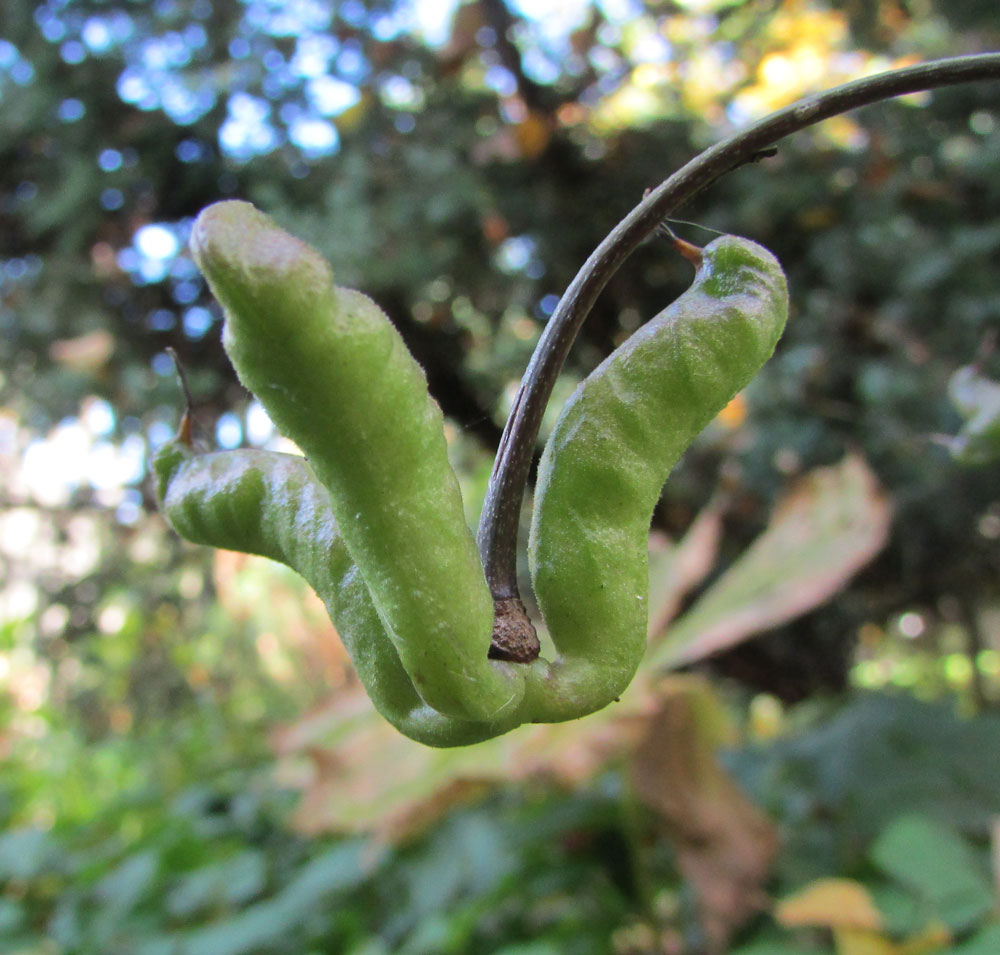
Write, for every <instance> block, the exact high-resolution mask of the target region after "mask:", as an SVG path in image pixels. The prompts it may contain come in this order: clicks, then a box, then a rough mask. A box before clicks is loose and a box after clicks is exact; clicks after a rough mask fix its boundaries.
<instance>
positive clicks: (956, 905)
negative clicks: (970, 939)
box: [871, 814, 993, 930]
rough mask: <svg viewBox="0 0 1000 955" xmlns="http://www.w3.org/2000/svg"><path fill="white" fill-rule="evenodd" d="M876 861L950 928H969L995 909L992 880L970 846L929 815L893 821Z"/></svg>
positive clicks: (877, 845)
mask: <svg viewBox="0 0 1000 955" xmlns="http://www.w3.org/2000/svg"><path fill="white" fill-rule="evenodd" d="M871 858H872V861H873V862H874V863H875V864H876V865H877V866H878V867H879V868H880V869H882V871H883V872H885V873H886V874H887V875H890V876H892V877H893V878H894V879H896V880H897V881H898V882H900V883H902V884H903V885H905V886H907V887H908V888H910V889H911V890H912V891H913V892H915V893H917V894H918V895H919V896H921V897H923V898H924V899H925V900H926V901H927V902H928V903H929V904H930V905H931V906H932V907H933V910H934V912H933V914H934V915H936V916H937V917H939V918H940V919H942V920H943V921H944V922H945V923H946V924H947V925H948V926H949V927H950V928H953V929H956V930H962V929H966V928H969V927H970V926H971V925H973V924H974V923H975V922H976V921H977V920H978V919H980V918H982V917H983V916H984V915H985V914H986V913H987V912H989V911H990V910H991V909H992V907H993V892H992V889H991V886H990V882H989V879H988V878H987V876H986V873H985V872H983V871H982V869H981V868H980V867H979V865H978V864H977V862H976V859H975V858H974V856H973V854H972V852H971V850H970V849H969V847H968V845H967V844H966V843H965V842H964V841H963V840H962V839H961V838H960V837H959V836H958V835H957V834H956V833H955V832H954V831H953V830H952V829H949V828H947V827H946V826H943V825H941V824H940V823H937V822H935V821H934V820H932V819H929V818H927V817H926V816H921V815H916V814H912V815H906V816H901V817H900V818H898V819H896V820H895V821H894V822H892V823H891V824H890V825H889V827H888V828H887V829H886V830H885V831H884V832H883V833H882V835H881V836H879V838H878V839H877V840H876V842H875V844H874V845H873V846H872V849H871Z"/></svg>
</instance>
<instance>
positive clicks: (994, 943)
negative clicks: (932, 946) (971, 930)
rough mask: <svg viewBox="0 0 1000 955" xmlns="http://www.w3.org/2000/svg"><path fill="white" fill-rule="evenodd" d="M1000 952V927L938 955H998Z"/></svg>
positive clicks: (937, 954) (995, 927) (993, 926)
mask: <svg viewBox="0 0 1000 955" xmlns="http://www.w3.org/2000/svg"><path fill="white" fill-rule="evenodd" d="M997 952H1000V925H991V926H989V927H988V928H985V929H983V930H982V931H980V932H977V933H976V934H975V935H974V936H973V937H972V938H971V939H969V941H967V942H966V943H965V944H964V945H958V946H956V947H955V948H949V949H945V950H943V951H941V952H938V953H936V955H997Z"/></svg>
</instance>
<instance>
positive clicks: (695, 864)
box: [632, 677, 778, 952]
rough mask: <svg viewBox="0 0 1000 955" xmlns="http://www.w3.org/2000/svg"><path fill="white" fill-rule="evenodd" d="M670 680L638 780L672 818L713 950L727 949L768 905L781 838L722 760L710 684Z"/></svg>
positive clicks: (642, 748) (640, 752)
mask: <svg viewBox="0 0 1000 955" xmlns="http://www.w3.org/2000/svg"><path fill="white" fill-rule="evenodd" d="M668 685H669V687H670V690H669V691H668V692H667V695H666V696H665V697H664V698H663V699H662V701H661V703H660V707H659V709H658V712H657V713H656V714H655V716H653V717H652V718H651V719H650V720H649V722H648V724H647V727H646V733H645V736H644V738H643V740H642V741H641V742H640V744H639V746H638V748H637V749H636V751H635V754H634V756H633V760H632V779H633V782H634V785H635V788H636V792H637V793H638V795H639V797H640V798H641V799H642V800H643V802H645V803H646V804H647V805H648V806H650V807H651V808H652V809H654V810H655V811H656V812H657V813H658V815H659V816H660V818H661V819H662V820H663V821H664V822H665V823H666V826H667V829H668V832H669V835H670V839H671V841H672V842H673V843H674V845H675V847H676V850H677V864H678V868H679V869H680V871H681V873H682V874H683V875H684V877H685V879H686V880H687V881H688V883H689V884H690V885H691V886H692V887H693V888H694V889H695V892H696V893H697V896H698V909H699V918H700V921H701V925H702V930H703V931H704V933H705V937H706V939H707V941H708V945H709V948H710V951H712V952H723V951H725V950H726V946H727V944H728V942H729V939H730V938H731V936H732V934H733V932H735V931H736V929H738V928H739V927H740V926H741V925H742V924H744V923H745V922H746V921H747V920H748V919H749V918H751V917H752V916H753V915H755V914H756V913H758V912H760V911H762V910H763V909H764V908H765V907H766V906H767V896H766V893H765V891H764V885H765V883H766V882H767V879H768V876H769V874H770V871H771V865H772V863H773V861H774V857H775V855H776V854H777V850H778V837H777V833H776V831H775V828H774V825H773V823H772V822H771V821H770V820H769V819H768V818H767V816H766V815H765V814H764V813H763V812H762V811H761V810H760V809H758V808H757V807H756V806H755V805H754V804H753V803H752V802H750V800H749V799H748V798H747V796H746V795H745V794H744V793H743V791H742V790H741V789H740V788H739V787H738V786H737V785H736V783H735V782H733V780H732V779H731V777H730V776H729V775H728V774H727V773H726V772H725V771H724V770H723V769H722V767H721V766H720V765H719V762H718V760H717V758H716V755H715V751H716V748H717V746H718V744H719V741H720V733H719V728H718V724H719V723H720V721H721V717H720V712H719V706H718V704H717V703H716V702H715V696H714V694H713V693H712V691H711V689H710V687H709V686H708V684H707V683H705V682H703V681H701V680H698V679H697V678H693V677H692V678H679V677H677V678H674V679H673V680H672V681H671V683H670V684H668Z"/></svg>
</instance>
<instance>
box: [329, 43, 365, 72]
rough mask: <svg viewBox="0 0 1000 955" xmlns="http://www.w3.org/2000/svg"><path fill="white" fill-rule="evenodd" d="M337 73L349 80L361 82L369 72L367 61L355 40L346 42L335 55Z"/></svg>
mask: <svg viewBox="0 0 1000 955" xmlns="http://www.w3.org/2000/svg"><path fill="white" fill-rule="evenodd" d="M337 72H338V73H339V74H340V75H341V76H342V77H344V78H345V79H349V80H356V81H360V80H363V79H364V78H365V77H366V76H367V75H368V72H369V67H368V61H367V60H366V59H365V57H364V54H363V53H362V52H361V44H360V43H358V41H357V40H348V41H347V42H345V43H344V45H343V47H342V48H341V51H340V53H338V54H337Z"/></svg>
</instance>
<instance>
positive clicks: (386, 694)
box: [153, 439, 514, 746]
mask: <svg viewBox="0 0 1000 955" xmlns="http://www.w3.org/2000/svg"><path fill="white" fill-rule="evenodd" d="M153 469H154V472H155V475H156V484H157V494H158V497H159V499H160V506H161V509H162V511H163V513H164V514H165V515H166V517H167V519H168V520H169V522H170V524H171V526H172V527H173V528H174V530H176V531H177V532H178V533H179V534H180V535H181V536H182V537H185V538H187V539H188V540H190V541H193V542H194V543H198V544H208V545H211V546H213V547H220V548H225V549H227V550H237V551H242V552H243V553H248V554H259V555H261V556H263V557H269V558H270V559H271V560H276V561H279V562H280V563H282V564H285V565H286V566H288V567H291V568H292V570H294V571H296V572H297V573H299V574H300V575H301V576H302V577H304V578H305V580H306V581H307V582H308V583H309V584H310V585H311V586H312V587H313V589H314V590H315V591H316V592H317V593H318V594H319V595H320V597H321V598H322V599H323V600H324V602H325V603H326V607H327V610H328V612H329V613H330V617H331V619H332V620H333V622H334V624H335V626H336V627H337V629H338V632H339V633H340V635H341V639H342V640H343V641H344V644H345V646H346V647H347V650H348V653H349V654H350V655H351V659H352V661H353V663H354V667H355V669H356V671H357V673H358V676H359V678H360V679H361V682H362V683H363V684H364V686H365V689H366V690H367V692H368V695H369V696H370V697H371V699H372V702H373V703H374V704H375V707H376V709H377V710H378V711H379V712H380V713H381V714H382V715H383V716H384V717H385V718H386V719H387V720H388V721H389V722H390V723H392V724H393V725H394V726H395V727H396V728H397V729H399V730H400V732H402V733H404V734H405V735H406V736H409V737H410V738H412V739H415V740H418V741H419V742H422V743H426V744H427V745H430V746H460V745H466V744H468V743H476V742H479V741H481V740H484V739H488V738H489V737H491V736H496V735H498V734H499V733H503V732H506V731H507V730H508V729H511V728H513V725H514V724H513V723H512V722H511V721H510V720H508V722H507V723H506V724H493V723H476V722H468V721H465V720H459V719H455V718H452V717H448V716H443V715H442V714H440V713H437V712H435V711H434V710H432V709H431V708H430V707H429V706H427V704H426V703H424V701H423V700H422V699H421V698H420V696H419V695H418V694H417V691H416V690H415V689H414V686H413V683H412V682H411V680H410V678H409V677H408V676H407V674H406V671H405V670H404V669H403V666H402V664H401V663H400V659H399V655H398V654H397V653H396V648H395V647H394V646H393V644H392V642H391V641H390V640H389V638H388V636H387V635H386V632H385V628H384V627H383V625H382V621H381V620H380V619H379V616H378V614H377V613H376V611H375V605H374V604H373V603H372V599H371V595H370V593H369V592H368V588H367V586H366V584H365V582H364V580H363V579H362V578H361V575H360V574H359V573H358V570H357V567H356V566H355V564H354V562H353V560H352V559H351V556H350V554H349V553H348V550H347V546H346V544H345V543H344V539H343V537H342V536H341V535H340V531H339V529H338V527H337V523H336V521H335V519H334V516H333V511H332V509H331V507H330V497H329V494H328V493H327V491H326V489H325V488H324V487H323V486H322V485H321V484H320V483H319V481H317V480H316V478H315V476H314V475H313V473H312V470H311V469H310V467H309V464H308V463H307V462H306V460H305V459H304V458H301V457H297V456H294V455H290V454H278V453H275V452H271V451H254V450H239V451H221V452H213V453H209V454H196V453H194V452H193V451H192V449H191V448H190V447H189V446H188V445H187V444H186V443H185V442H184V441H183V440H180V439H178V440H175V441H172V442H169V443H168V444H166V445H164V446H163V447H162V448H161V449H160V450H159V451H158V452H157V454H156V457H155V459H154V462H153Z"/></svg>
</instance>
